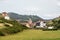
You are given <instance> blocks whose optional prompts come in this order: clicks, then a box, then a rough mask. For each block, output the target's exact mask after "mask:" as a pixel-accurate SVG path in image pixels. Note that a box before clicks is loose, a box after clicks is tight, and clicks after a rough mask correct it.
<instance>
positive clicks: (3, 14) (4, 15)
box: [2, 12, 10, 20]
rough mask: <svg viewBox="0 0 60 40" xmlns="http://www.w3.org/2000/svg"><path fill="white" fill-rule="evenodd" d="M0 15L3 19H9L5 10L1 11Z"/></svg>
mask: <svg viewBox="0 0 60 40" xmlns="http://www.w3.org/2000/svg"><path fill="white" fill-rule="evenodd" d="M2 16H3V17H4V19H7V20H10V17H9V16H8V14H7V13H6V12H2Z"/></svg>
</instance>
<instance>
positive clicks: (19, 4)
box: [0, 0, 60, 19]
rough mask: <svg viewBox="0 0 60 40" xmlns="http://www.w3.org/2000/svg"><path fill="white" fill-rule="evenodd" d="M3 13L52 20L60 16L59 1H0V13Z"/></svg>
mask: <svg viewBox="0 0 60 40" xmlns="http://www.w3.org/2000/svg"><path fill="white" fill-rule="evenodd" d="M4 11H5V12H15V13H18V14H22V15H37V16H39V17H42V18H44V19H52V18H55V17H58V16H60V0H0V12H4Z"/></svg>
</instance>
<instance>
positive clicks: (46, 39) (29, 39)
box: [0, 29, 60, 40]
mask: <svg viewBox="0 0 60 40" xmlns="http://www.w3.org/2000/svg"><path fill="white" fill-rule="evenodd" d="M0 40H60V30H57V31H42V30H35V29H31V30H30V29H28V30H24V31H23V32H20V33H17V34H13V35H7V36H0Z"/></svg>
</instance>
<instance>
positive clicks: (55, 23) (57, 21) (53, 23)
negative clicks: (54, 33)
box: [47, 18, 60, 29]
mask: <svg viewBox="0 0 60 40" xmlns="http://www.w3.org/2000/svg"><path fill="white" fill-rule="evenodd" d="M47 26H54V27H55V28H57V29H60V18H55V19H53V20H50V21H48V22H47Z"/></svg>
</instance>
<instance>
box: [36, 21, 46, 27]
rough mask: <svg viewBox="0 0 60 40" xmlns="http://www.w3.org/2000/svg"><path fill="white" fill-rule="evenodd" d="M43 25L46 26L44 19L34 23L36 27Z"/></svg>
mask: <svg viewBox="0 0 60 40" xmlns="http://www.w3.org/2000/svg"><path fill="white" fill-rule="evenodd" d="M44 27H46V23H45V21H38V22H37V23H36V28H44Z"/></svg>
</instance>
